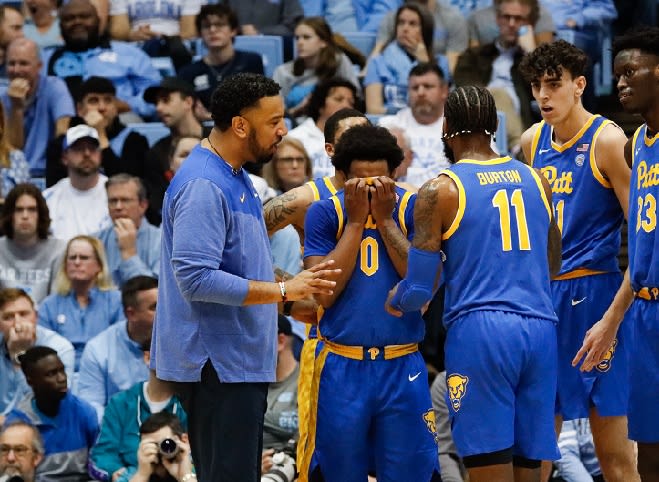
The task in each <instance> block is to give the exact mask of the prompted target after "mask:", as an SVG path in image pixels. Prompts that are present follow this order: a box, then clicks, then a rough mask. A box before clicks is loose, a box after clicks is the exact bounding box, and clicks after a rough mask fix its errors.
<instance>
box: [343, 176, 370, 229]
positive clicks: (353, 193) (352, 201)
mask: <svg viewBox="0 0 659 482" xmlns="http://www.w3.org/2000/svg"><path fill="white" fill-rule="evenodd" d="M369 188H370V186H367V185H366V179H363V178H354V179H349V180H348V181H346V183H345V186H344V187H343V193H344V196H345V208H346V215H347V217H348V222H349V223H358V224H360V225H364V224H365V223H366V219H367V218H368V215H369V212H370V204H369V202H368V193H369V190H370V189H369Z"/></svg>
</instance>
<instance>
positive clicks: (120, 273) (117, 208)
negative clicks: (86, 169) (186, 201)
mask: <svg viewBox="0 0 659 482" xmlns="http://www.w3.org/2000/svg"><path fill="white" fill-rule="evenodd" d="M105 190H106V191H107V194H108V210H109V211H110V218H111V219H112V223H113V225H112V226H110V227H107V228H105V229H104V230H102V231H99V232H98V233H97V234H96V237H97V238H98V239H100V240H101V242H102V243H103V247H104V248H105V253H106V256H107V260H108V269H109V270H110V274H111V275H112V280H113V281H114V284H115V285H116V286H117V287H118V288H121V287H122V286H123V284H124V283H125V282H126V281H128V280H129V279H131V278H133V277H135V276H138V275H143V276H151V277H154V278H158V273H159V272H160V268H159V266H158V265H159V263H160V228H157V227H156V226H154V225H153V224H151V223H149V222H148V221H147V219H146V218H145V217H144V213H146V209H147V207H148V206H149V201H148V199H147V193H146V188H145V187H144V183H143V182H142V180H141V179H140V178H139V177H135V176H131V175H129V174H116V175H114V176H112V177H111V178H110V179H108V180H107V182H106V183H105Z"/></svg>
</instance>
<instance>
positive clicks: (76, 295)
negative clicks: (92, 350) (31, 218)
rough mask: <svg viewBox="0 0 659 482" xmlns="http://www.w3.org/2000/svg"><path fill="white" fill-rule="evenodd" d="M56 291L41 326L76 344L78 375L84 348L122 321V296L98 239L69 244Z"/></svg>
mask: <svg viewBox="0 0 659 482" xmlns="http://www.w3.org/2000/svg"><path fill="white" fill-rule="evenodd" d="M55 291H56V292H55V293H54V294H52V295H50V296H48V297H47V298H46V299H45V300H44V301H43V302H42V303H41V305H40V306H39V324H40V325H42V326H45V327H46V328H49V329H51V330H54V331H56V332H58V333H59V334H61V335H62V336H64V337H65V338H66V339H68V340H69V341H70V342H71V343H73V346H74V348H75V351H76V364H75V368H76V372H77V371H78V370H79V365H80V356H81V355H82V350H83V349H84V348H85V344H86V343H87V342H88V341H89V340H90V339H91V338H93V337H94V336H96V335H97V334H99V333H100V332H101V331H103V330H104V329H106V328H107V327H108V326H110V325H113V324H114V323H116V322H117V321H120V320H123V313H122V309H121V294H120V293H119V291H117V290H116V289H114V286H113V285H112V280H111V279H110V275H109V273H108V268H107V262H106V260H105V250H104V249H103V245H102V244H101V242H100V241H99V240H98V239H96V238H93V237H91V236H86V235H80V236H76V237H74V238H72V239H71V240H70V241H69V242H68V244H67V245H66V251H65V252H64V260H63V262H62V266H61V267H60V270H59V272H58V273H57V279H56V282H55ZM74 386H75V385H74Z"/></svg>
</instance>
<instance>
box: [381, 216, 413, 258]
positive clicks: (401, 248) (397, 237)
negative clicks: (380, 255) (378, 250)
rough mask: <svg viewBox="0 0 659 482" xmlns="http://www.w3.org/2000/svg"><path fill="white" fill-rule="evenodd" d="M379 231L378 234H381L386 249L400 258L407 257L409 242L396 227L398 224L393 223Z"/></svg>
mask: <svg viewBox="0 0 659 482" xmlns="http://www.w3.org/2000/svg"><path fill="white" fill-rule="evenodd" d="M379 231H380V236H382V240H383V241H384V244H385V246H386V247H387V249H388V250H390V253H391V254H393V255H395V256H398V257H399V258H401V259H407V253H408V251H409V249H410V243H409V241H408V240H407V239H405V236H404V235H403V233H402V232H401V230H400V229H398V226H397V225H395V224H394V225H391V226H388V227H387V228H384V229H381V230H379Z"/></svg>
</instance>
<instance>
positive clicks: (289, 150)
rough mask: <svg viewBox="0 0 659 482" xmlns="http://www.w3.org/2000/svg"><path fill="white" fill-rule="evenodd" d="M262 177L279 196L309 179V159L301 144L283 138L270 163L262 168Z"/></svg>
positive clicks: (310, 168)
mask: <svg viewBox="0 0 659 482" xmlns="http://www.w3.org/2000/svg"><path fill="white" fill-rule="evenodd" d="M262 175H263V179H265V180H266V181H267V182H268V185H269V186H270V187H271V188H273V189H275V190H276V191H277V194H278V195H279V194H281V193H283V192H286V191H289V190H291V189H293V188H294V187H298V186H301V185H302V184H304V183H305V182H307V181H308V180H310V179H311V175H312V165H311V158H310V157H309V154H307V151H306V149H305V148H304V145H303V144H302V142H300V141H299V140H297V139H293V138H292V137H284V139H282V141H281V142H280V143H279V145H278V146H277V153H276V154H275V155H274V157H273V158H272V161H270V162H269V163H267V164H265V165H264V166H263V172H262Z"/></svg>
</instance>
